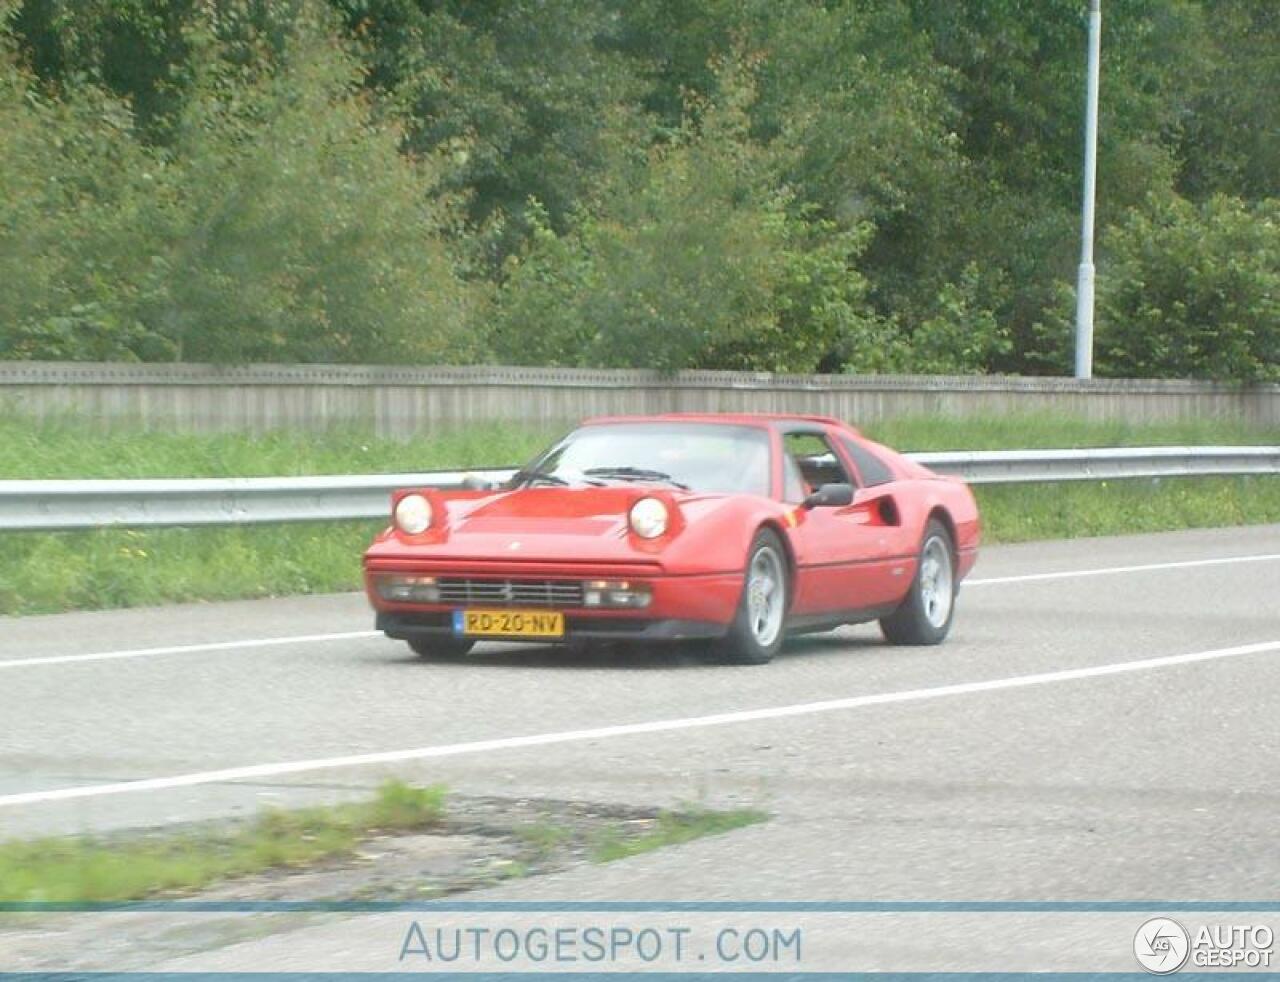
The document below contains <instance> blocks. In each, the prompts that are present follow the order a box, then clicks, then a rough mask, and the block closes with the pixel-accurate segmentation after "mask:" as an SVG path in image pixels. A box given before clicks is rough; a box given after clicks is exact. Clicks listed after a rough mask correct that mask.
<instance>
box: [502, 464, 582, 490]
mask: <svg viewBox="0 0 1280 982" xmlns="http://www.w3.org/2000/svg"><path fill="white" fill-rule="evenodd" d="M535 481H546V482H547V483H548V484H554V485H556V486H557V487H561V488H567V487H568V486H569V482H568V481H566V480H565V479H564V478H563V477H561V476H560V475H559V474H552V473H551V472H550V471H540V470H538V469H537V468H536V467H529V468H522V469H520V470H518V471H516V472H515V473H514V474H512V475H511V486H512V487H519V486H520V485H522V484H533V483H534V482H535Z"/></svg>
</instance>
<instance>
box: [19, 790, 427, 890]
mask: <svg viewBox="0 0 1280 982" xmlns="http://www.w3.org/2000/svg"><path fill="white" fill-rule="evenodd" d="M444 804H445V791H444V788H443V787H440V786H433V787H427V788H415V787H410V786H409V785H406V784H401V783H400V782H396V781H392V782H388V783H387V784H385V785H383V786H382V788H381V789H380V790H379V791H378V794H377V796H376V797H374V798H373V799H372V800H371V801H368V802H361V803H356V804H347V805H335V806H332V807H317V808H305V809H299V810H294V811H283V810H273V811H268V812H264V813H263V814H262V815H261V816H259V817H258V818H257V819H255V820H254V821H252V822H250V823H248V824H246V825H243V826H241V827H237V828H234V829H232V830H230V831H198V832H183V833H172V834H160V835H155V836H147V837H143V838H140V839H137V840H136V841H130V840H121V841H114V840H110V839H94V838H90V837H80V836H76V837H69V838H50V839H36V840H31V841H21V842H9V843H3V844H0V900H4V901H14V902H26V901H42V902H87V901H115V900H136V899H140V898H142V897H148V896H154V895H156V894H160V893H169V892H190V891H194V890H198V889H200V888H201V887H206V886H209V885H210V884H212V883H216V882H218V881H220V880H226V879H230V878H233V877H239V876H248V875H250V874H253V873H262V872H266V871H268V870H273V869H281V868H293V867H302V866H309V865H312V864H315V863H318V862H320V861H322V860H326V859H335V858H339V857H343V856H349V855H351V854H352V853H353V852H354V851H355V849H356V847H357V846H358V845H359V844H360V843H361V842H363V841H365V840H367V839H369V838H371V837H372V836H374V835H379V834H385V833H402V832H411V831H417V830H423V829H429V828H433V827H435V826H437V825H439V823H440V822H441V820H442V819H443V817H444Z"/></svg>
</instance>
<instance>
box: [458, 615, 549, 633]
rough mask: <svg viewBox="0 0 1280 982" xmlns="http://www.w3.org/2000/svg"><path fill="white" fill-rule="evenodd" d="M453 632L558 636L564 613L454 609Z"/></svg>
mask: <svg viewBox="0 0 1280 982" xmlns="http://www.w3.org/2000/svg"><path fill="white" fill-rule="evenodd" d="M453 633H454V634H463V635H467V636H469V637H479V638H562V637H564V614H562V613H560V612H559V611H548V610H455V611H454V612H453Z"/></svg>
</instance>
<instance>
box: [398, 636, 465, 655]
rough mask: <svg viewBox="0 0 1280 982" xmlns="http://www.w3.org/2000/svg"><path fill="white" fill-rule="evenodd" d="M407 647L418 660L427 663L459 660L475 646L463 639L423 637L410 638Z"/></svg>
mask: <svg viewBox="0 0 1280 982" xmlns="http://www.w3.org/2000/svg"><path fill="white" fill-rule="evenodd" d="M408 645H409V647H410V648H412V649H413V653H414V654H415V655H417V656H418V657H419V658H422V659H425V660H428V661H447V660H449V659H450V658H461V657H462V656H463V655H465V654H466V653H467V652H468V651H470V650H471V649H472V648H473V647H474V646H475V642H474V641H468V640H466V639H465V638H451V637H449V636H448V635H440V636H438V637H435V636H431V635H424V636H423V637H420V638H410V639H409V640H408Z"/></svg>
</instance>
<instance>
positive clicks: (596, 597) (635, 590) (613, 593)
mask: <svg viewBox="0 0 1280 982" xmlns="http://www.w3.org/2000/svg"><path fill="white" fill-rule="evenodd" d="M652 601H653V594H652V593H651V592H650V590H649V587H648V585H646V584H644V583H631V582H629V581H627V580H588V581H587V582H586V583H584V584H582V605H583V606H584V607H630V608H633V609H638V608H641V607H648V606H649V604H650V603H651V602H652Z"/></svg>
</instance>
